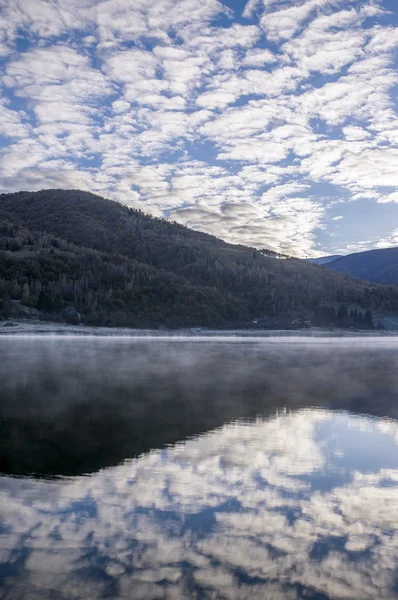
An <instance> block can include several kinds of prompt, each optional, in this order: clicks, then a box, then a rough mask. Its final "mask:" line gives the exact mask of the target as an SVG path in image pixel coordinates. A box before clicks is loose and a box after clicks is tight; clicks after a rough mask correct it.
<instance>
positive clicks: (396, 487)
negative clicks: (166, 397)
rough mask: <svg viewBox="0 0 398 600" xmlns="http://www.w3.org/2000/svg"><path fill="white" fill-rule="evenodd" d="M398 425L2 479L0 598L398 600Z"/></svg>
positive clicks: (323, 415) (347, 417)
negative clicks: (82, 472) (53, 476)
mask: <svg viewBox="0 0 398 600" xmlns="http://www.w3.org/2000/svg"><path fill="white" fill-rule="evenodd" d="M397 444H398V423H397V422H396V421H393V420H386V419H380V418H371V417H365V416H356V415H353V414H350V413H346V412H331V411H328V410H323V409H301V410H300V409H299V410H294V411H291V412H289V411H282V412H279V413H277V414H276V415H275V416H273V417H270V418H268V419H262V418H257V419H254V420H251V421H246V422H244V421H243V422H242V421H237V422H234V423H231V424H228V425H224V426H222V427H220V428H218V429H215V430H213V431H210V432H207V433H205V434H202V435H198V436H196V437H193V438H191V439H188V440H186V441H184V442H181V443H177V444H174V445H171V446H168V447H166V448H164V449H161V450H154V451H151V452H149V453H146V454H143V455H141V456H139V457H138V458H135V459H129V460H126V461H125V462H124V463H123V464H121V465H119V466H116V467H110V468H107V469H104V470H100V471H99V472H97V473H95V474H93V475H90V476H78V477H75V478H71V479H59V480H56V481H38V480H33V479H17V478H2V479H1V486H0V490H1V492H0V506H1V520H2V529H1V534H2V535H1V536H0V548H1V550H0V561H1V563H2V565H0V567H4V569H1V568H0V572H1V573H3V576H2V579H1V587H0V589H1V590H2V592H3V595H2V596H1V597H4V598H7V600H8V599H13V600H14V599H17V598H29V599H30V600H31V599H32V600H33V599H36V598H37V599H39V598H40V599H44V598H68V599H69V598H76V599H80V598H82V599H83V598H84V599H85V600H87V599H89V598H101V597H111V598H117V599H120V600H121V599H128V598H130V599H134V600H135V599H139V598H143V599H152V598H153V599H155V598H156V599H157V598H167V599H168V598H170V599H180V598H187V597H192V598H225V599H231V600H232V599H233V600H235V599H249V598H250V599H253V598H264V599H270V598H272V599H273V600H278V599H281V600H282V599H283V600H285V599H288V600H293V599H298V598H304V597H305V598H314V599H319V600H320V599H325V598H335V599H347V600H348V599H349V600H354V599H358V600H366V599H369V600H373V599H375V598H378V599H383V600H387V599H391V600H392V599H394V598H397V596H398V587H397V583H398V582H397V575H396V566H397V563H398V527H397V525H398V502H397V500H398V445H397Z"/></svg>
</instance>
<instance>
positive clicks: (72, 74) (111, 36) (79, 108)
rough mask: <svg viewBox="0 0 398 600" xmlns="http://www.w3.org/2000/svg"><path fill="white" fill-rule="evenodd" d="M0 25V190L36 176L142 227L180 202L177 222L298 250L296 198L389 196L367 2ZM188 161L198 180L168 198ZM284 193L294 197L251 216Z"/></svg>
mask: <svg viewBox="0 0 398 600" xmlns="http://www.w3.org/2000/svg"><path fill="white" fill-rule="evenodd" d="M0 15H1V17H2V24H1V25H0V55H1V56H2V57H3V59H4V75H3V77H2V79H1V85H2V92H3V94H2V98H3V99H2V102H1V106H0V110H1V114H2V120H1V125H0V128H1V135H3V136H4V137H5V138H7V141H6V143H5V145H4V148H3V149H2V152H1V155H0V169H1V171H0V175H1V178H2V189H3V190H10V191H12V190H14V189H16V188H19V187H20V186H22V187H24V188H27V189H29V188H30V189H37V186H39V187H40V184H39V181H40V177H42V178H43V180H42V181H43V186H47V185H51V186H52V187H54V185H61V186H62V187H65V186H67V185H71V187H78V186H83V187H84V189H91V190H92V191H98V192H101V193H103V194H105V195H107V196H109V197H111V198H113V199H116V200H119V201H123V202H126V203H129V204H131V205H134V206H135V205H137V203H138V204H139V205H140V206H145V207H146V208H147V210H149V211H150V212H152V213H153V214H156V215H162V214H166V213H167V214H168V211H170V210H175V209H179V210H180V209H181V207H182V206H184V207H185V211H182V210H181V211H180V212H179V213H178V215H176V216H178V218H179V219H181V220H183V221H184V222H185V221H186V222H187V223H189V224H197V225H196V226H198V227H200V228H201V229H204V230H206V228H208V229H207V230H208V231H211V232H212V233H215V234H219V235H222V236H224V237H225V238H226V239H229V240H234V241H245V243H249V244H252V245H257V246H259V247H263V246H264V245H266V243H267V244H268V243H269V244H271V245H272V247H273V248H275V249H276V250H277V249H278V248H280V249H282V245H283V246H284V247H285V246H286V244H288V245H289V244H290V248H291V250H292V251H293V250H294V253H299V254H300V255H304V254H306V253H310V252H311V247H312V245H313V244H315V241H316V228H317V227H319V226H320V225H321V219H322V223H323V225H322V226H325V222H326V220H325V219H326V217H325V214H324V209H323V206H322V202H323V195H324V196H325V197H326V196H327V193H325V194H323V192H321V196H319V199H318V200H316V198H315V197H314V195H313V194H312V191H311V185H312V186H325V185H327V186H335V187H336V188H337V189H338V190H339V194H340V197H341V198H346V199H347V200H349V199H356V198H359V197H365V198H368V199H372V200H374V201H379V202H380V203H382V202H392V201H394V200H393V199H394V197H395V196H394V194H395V189H396V187H397V178H396V174H395V166H394V165H395V162H396V148H397V144H398V134H397V131H398V117H397V114H396V104H395V102H394V96H393V92H394V87H395V86H396V85H397V83H398V78H397V73H396V57H395V54H394V52H395V50H396V47H397V43H398V37H397V36H398V34H397V28H396V26H395V24H394V23H393V21H392V20H391V19H390V16H389V13H388V11H386V10H385V9H384V7H383V3H382V2H379V1H376V0H375V1H373V0H372V1H371V0H365V1H364V2H362V1H360V0H349V1H344V2H343V1H342V0H333V2H332V1H330V0H283V1H282V0H277V1H273V0H250V1H249V2H247V3H246V6H245V7H244V9H243V18H242V19H241V18H240V15H238V13H236V12H234V11H233V10H232V9H230V8H228V7H227V6H225V5H224V4H223V2H221V1H218V0H181V1H180V2H174V1H173V0H137V1H136V2H131V1H130V0H80V1H79V2H78V1H77V0H68V1H67V0H52V1H51V2H50V0H14V2H12V3H10V2H6V0H0ZM238 19H239V21H238ZM248 19H250V20H248ZM389 19H390V21H391V22H390V21H389ZM270 43H271V45H270ZM148 163H149V164H152V165H153V166H154V170H156V166H159V167H160V168H159V170H158V174H157V176H156V178H155V179H152V178H151V177H149V178H148V180H147V181H145V180H144V179H143V177H141V176H139V175H138V174H139V173H140V172H142V173H145V166H146V165H147V164H148ZM190 163H192V164H193V165H194V167H193V168H194V169H198V168H199V164H202V163H203V166H201V167H200V168H201V169H202V173H201V174H200V176H198V175H197V174H196V175H192V179H191V180H190V182H191V187H188V188H184V190H183V189H182V188H180V187H179V186H180V185H181V184H182V182H183V181H185V179H184V178H185V175H182V174H183V173H186V169H187V168H188V167H187V165H188V164H190ZM165 164H167V165H168V166H167V168H164V166H163V165H165ZM217 169H219V170H218V171H217ZM216 172H217V175H215V173H216ZM73 173H74V175H75V181H74V182H73ZM136 177H138V178H139V182H140V183H139V186H137V183H136V182H135V178H136ZM207 177H208V178H209V180H208V182H207V183H206V182H205V178H207ZM195 178H198V179H195ZM194 179H195V180H194ZM296 182H297V183H298V184H299V185H306V186H307V185H308V186H310V187H309V188H306V189H308V197H307V198H306V199H305V202H304V201H303V194H302V193H300V194H299V195H298V196H297V195H295V194H294V193H292V195H291V200H290V201H289V208H288V209H287V208H286V204H283V203H286V200H284V199H278V200H275V203H276V204H275V211H276V212H275V213H272V214H271V213H269V212H262V213H261V214H260V213H258V212H256V211H257V210H258V209H257V205H260V204H261V203H262V202H263V199H264V198H265V197H270V198H271V197H272V193H271V192H270V191H269V188H270V187H271V188H272V186H280V185H285V184H287V183H291V184H293V185H295V184H296ZM341 188H342V190H341ZM391 188H393V189H391ZM137 189H138V190H139V192H137ZM138 193H139V194H140V197H139V198H138V196H137V194H138ZM183 195H185V200H184V199H183ZM267 195H268V196H267ZM279 202H281V203H282V204H281V206H280V207H279V208H278V206H277V205H278V203H279ZM235 204H239V206H240V208H239V210H238V209H237V207H236V206H235ZM245 204H246V209H245V210H243V208H242V206H243V205H245ZM252 205H256V207H255V208H254V209H253V210H254V211H255V213H256V215H257V216H256V218H255V220H251V218H250V216H249V215H251V212H252V208H251V207H252ZM282 205H283V206H282ZM225 206H230V208H228V209H227V211H226V210H225ZM293 206H296V210H295V215H294V217H293V216H292V215H293V213H292V211H293V208H292V207H293ZM262 210H263V211H264V210H265V209H264V208H263V209H262ZM228 211H230V212H229V214H227V213H228ZM278 211H279V212H278ZM283 211H288V212H289V215H290V213H292V214H291V215H290V216H289V218H291V219H292V223H293V220H294V219H295V221H296V225H297V226H296V227H294V228H293V224H291V225H289V226H288V227H287V226H286V224H285V223H286V218H287V216H286V214H282V213H283ZM232 214H233V215H234V217H233V218H232ZM189 215H190V216H189ZM193 215H195V218H193ZM199 215H200V217H199ZM322 215H323V216H322ZM227 217H228V218H227ZM217 220H219V229H218V230H217ZM290 228H293V229H294V231H293V230H292V229H290ZM311 228H312V229H311ZM284 231H286V232H287V231H293V233H292V236H293V237H290V238H289V235H290V234H288V233H286V235H285V234H284ZM300 231H301V239H302V243H299V240H300ZM289 239H290V242H288V240H289ZM293 239H294V240H295V241H294V242H293V241H292V240H293ZM347 243H349V240H347ZM306 244H308V246H305V245H306Z"/></svg>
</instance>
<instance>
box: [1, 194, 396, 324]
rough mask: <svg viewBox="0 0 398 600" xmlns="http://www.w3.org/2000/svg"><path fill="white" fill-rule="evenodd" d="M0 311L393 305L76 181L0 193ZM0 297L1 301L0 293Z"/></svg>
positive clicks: (139, 319)
mask: <svg viewBox="0 0 398 600" xmlns="http://www.w3.org/2000/svg"><path fill="white" fill-rule="evenodd" d="M0 224H1V225H0V312H1V311H2V313H3V314H7V311H10V309H11V308H12V305H13V303H15V302H19V303H21V302H22V304H23V305H25V306H27V307H28V308H29V307H30V308H32V309H33V308H37V309H38V310H40V311H41V312H46V313H49V314H50V315H51V318H54V317H56V316H57V315H60V314H62V313H63V311H65V310H66V309H68V308H69V309H71V310H72V307H74V309H75V310H76V311H78V312H79V313H80V314H81V317H82V319H83V321H84V322H87V323H93V324H99V325H130V326H136V327H147V326H159V325H166V326H172V327H175V326H194V325H207V326H216V327H222V326H233V327H238V326H244V325H247V324H249V323H251V321H252V319H258V318H261V319H263V320H267V319H268V320H269V321H270V323H274V324H275V323H276V322H278V323H279V324H280V325H283V324H284V323H285V322H290V321H291V318H292V317H294V318H297V317H303V318H308V317H311V316H312V315H313V313H314V311H315V310H316V308H317V307H319V306H320V305H322V304H323V303H325V302H337V303H349V304H352V303H354V304H355V303H356V304H359V305H360V306H362V307H363V308H370V309H372V310H377V311H378V312H379V313H382V314H394V313H398V289H396V290H395V289H394V291H391V290H390V289H389V288H384V287H380V286H376V285H370V284H367V283H365V282H363V281H359V280H355V279H352V278H350V277H348V276H347V275H342V274H339V273H336V272H334V271H333V270H331V269H325V268H324V267H320V266H317V265H313V264H311V263H308V262H306V261H300V260H297V259H286V260H278V261H276V260H275V259H272V258H268V257H265V256H263V254H262V253H261V252H260V251H257V250H255V249H253V248H247V247H245V246H233V245H231V244H227V243H225V242H223V241H222V240H219V239H217V238H215V237H213V236H210V235H207V234H204V233H200V232H196V231H192V230H190V229H188V228H186V227H183V226H181V225H178V224H176V223H171V222H168V221H164V220H161V219H154V218H151V217H149V216H147V215H144V214H143V213H141V212H139V211H135V210H132V209H129V208H127V207H124V206H121V205H120V204H117V203H114V202H111V201H109V200H105V199H103V198H100V197H99V196H95V195H93V194H90V193H87V192H80V191H77V190H71V191H65V190H45V191H42V192H36V193H31V192H19V193H16V194H3V195H0ZM1 303H2V304H1Z"/></svg>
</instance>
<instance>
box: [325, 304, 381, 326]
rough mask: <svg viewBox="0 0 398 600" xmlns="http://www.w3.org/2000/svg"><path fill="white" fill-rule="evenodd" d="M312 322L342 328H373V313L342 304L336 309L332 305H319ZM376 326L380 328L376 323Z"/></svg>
mask: <svg viewBox="0 0 398 600" xmlns="http://www.w3.org/2000/svg"><path fill="white" fill-rule="evenodd" d="M313 324H314V325H317V326H319V327H341V328H344V329H375V324H374V322H373V314H372V312H371V311H370V310H369V309H368V310H366V311H363V312H362V311H360V310H357V309H356V308H354V309H351V310H350V311H349V310H348V308H347V306H346V305H345V304H342V305H341V306H340V307H339V308H338V310H337V311H336V309H335V308H334V307H333V306H320V307H318V308H317V310H316V311H315V315H314V319H313ZM378 328H379V329H380V328H382V326H381V325H378Z"/></svg>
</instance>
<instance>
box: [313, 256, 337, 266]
mask: <svg viewBox="0 0 398 600" xmlns="http://www.w3.org/2000/svg"><path fill="white" fill-rule="evenodd" d="M341 257H342V255H341V254H335V255H334V256H320V257H319V258H308V259H307V260H308V262H311V263H314V264H316V265H327V264H328V263H331V262H333V261H335V260H337V259H338V258H341Z"/></svg>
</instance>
